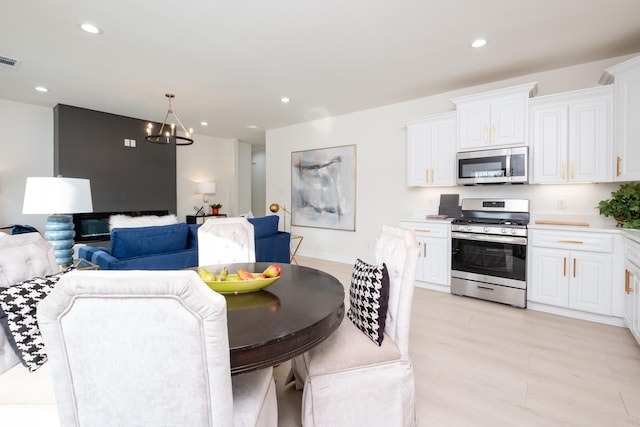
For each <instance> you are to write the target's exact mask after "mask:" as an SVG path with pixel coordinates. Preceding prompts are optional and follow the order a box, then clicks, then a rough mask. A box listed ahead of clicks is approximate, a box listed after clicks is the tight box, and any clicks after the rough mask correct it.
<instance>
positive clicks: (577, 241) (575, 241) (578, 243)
mask: <svg viewBox="0 0 640 427" xmlns="http://www.w3.org/2000/svg"><path fill="white" fill-rule="evenodd" d="M558 243H575V244H576V245H581V244H583V243H584V242H581V241H580V240H566V239H560V240H558Z"/></svg>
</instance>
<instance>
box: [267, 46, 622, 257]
mask: <svg viewBox="0 0 640 427" xmlns="http://www.w3.org/2000/svg"><path fill="white" fill-rule="evenodd" d="M632 56H633V55H630V56H626V57H620V58H613V59H609V60H604V61H598V62H593V63H588V64H583V65H579V66H574V67H568V68H563V69H559V70H552V71H547V72H542V73H536V74H531V75H527V76H522V77H518V78H513V79H509V80H504V81H500V82H494V83H491V84H487V85H482V86H477V87H473V88H466V89H463V90H457V91H451V92H447V93H442V94H439V95H434V96H430V97H426V98H421V99H416V100H413V101H408V102H402V103H398V104H393V105H387V106H383V107H380V108H374V109H370V110H364V111H359V112H355V113H352V114H346V115H343V116H337V117H331V118H327V119H322V120H316V121H312V122H308V123H302V124H298V125H294V126H289V127H285V128H280V129H274V130H270V131H267V135H266V165H267V171H266V182H267V186H266V188H267V192H266V194H267V200H269V201H272V200H273V201H277V202H278V203H285V204H286V205H287V206H290V204H291V165H290V158H291V157H290V156H291V152H292V151H298V150H307V149H315V148H321V147H331V146H340V145H348V144H356V145H357V207H356V231H355V232H349V231H338V230H327V229H318V228H310V227H293V230H292V232H293V233H294V234H301V235H303V236H304V241H303V243H302V246H301V247H300V251H299V253H300V254H302V255H307V256H314V257H319V258H324V259H332V260H337V261H344V262H350V263H351V262H353V261H354V260H355V258H356V257H361V258H363V259H368V260H372V259H373V247H374V244H375V236H376V235H377V234H378V233H379V231H380V228H381V226H382V225H383V224H397V222H398V220H399V219H401V218H411V217H418V216H422V217H424V214H425V213H426V212H435V211H436V210H437V205H438V203H439V197H440V194H452V193H458V194H460V197H461V198H465V197H513V198H526V199H530V200H531V209H532V213H534V214H540V213H552V214H553V213H557V214H562V215H580V216H583V215H597V211H596V210H595V209H594V207H595V205H596V204H597V202H598V200H601V199H603V198H608V197H609V195H610V192H611V191H613V190H614V189H616V188H617V187H618V186H617V185H616V184H591V185H587V184H583V185H561V186H549V185H546V186H541V185H527V186H490V187H441V188H410V187H407V185H406V130H405V128H404V126H403V124H402V122H403V121H404V120H406V119H410V118H415V117H419V116H424V115H430V114H436V113H442V112H447V111H453V110H454V106H453V104H452V103H451V102H450V101H449V100H450V99H451V98H454V97H457V96H461V95H467V94H473V93H480V92H484V91H488V90H493V89H499V88H504V87H509V86H513V85H517V84H523V83H528V82H533V81H536V82H538V95H546V94H551V93H558V92H565V91H570V90H576V89H582V88H587V87H593V86H597V85H598V80H599V79H600V76H601V74H602V71H603V70H604V69H605V68H607V67H609V66H611V65H613V64H617V63H619V62H622V61H624V60H626V59H628V58H630V57H632ZM425 78H428V77H427V75H426V74H425ZM558 199H566V204H567V208H566V209H565V210H558V207H557V206H558V203H557V201H558Z"/></svg>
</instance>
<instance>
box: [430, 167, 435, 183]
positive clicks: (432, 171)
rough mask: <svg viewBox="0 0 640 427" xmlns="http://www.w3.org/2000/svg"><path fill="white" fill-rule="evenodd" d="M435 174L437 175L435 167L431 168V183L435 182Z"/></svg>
mask: <svg viewBox="0 0 640 427" xmlns="http://www.w3.org/2000/svg"><path fill="white" fill-rule="evenodd" d="M434 176H435V169H431V183H432V184H433V183H434V182H435V180H434V179H433V177H434Z"/></svg>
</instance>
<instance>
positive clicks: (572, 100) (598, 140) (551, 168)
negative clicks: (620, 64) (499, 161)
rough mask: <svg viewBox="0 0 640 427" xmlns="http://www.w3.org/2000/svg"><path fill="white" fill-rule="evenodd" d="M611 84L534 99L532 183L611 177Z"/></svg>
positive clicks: (532, 116) (597, 179)
mask: <svg viewBox="0 0 640 427" xmlns="http://www.w3.org/2000/svg"><path fill="white" fill-rule="evenodd" d="M612 102H613V87H611V86H602V87H596V88H591V89H584V90H579V91H574V92H567V93H562V94H556V95H548V96H542V97H539V98H534V99H532V100H531V101H530V105H529V114H530V116H531V138H530V141H531V156H530V157H531V159H532V170H533V176H532V179H531V182H532V183H534V184H550V183H566V182H609V181H611V168H610V159H611V143H612V141H611V132H612V131H611V128H612V127H611V121H612V118H611V111H612Z"/></svg>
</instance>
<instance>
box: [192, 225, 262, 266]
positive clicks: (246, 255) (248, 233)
mask: <svg viewBox="0 0 640 427" xmlns="http://www.w3.org/2000/svg"><path fill="white" fill-rule="evenodd" d="M255 261H256V248H255V240H254V235H253V225H252V224H251V223H250V222H249V221H247V219H246V218H237V217H234V218H219V219H218V218H212V219H208V220H207V221H205V223H204V224H202V226H200V228H198V265H201V266H206V265H215V264H227V263H233V262H255Z"/></svg>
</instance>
